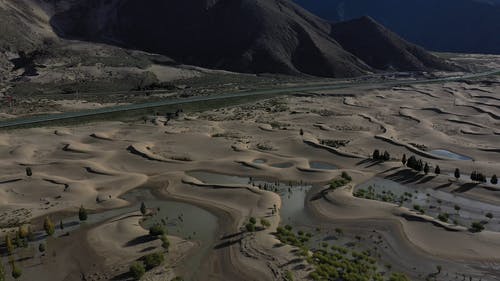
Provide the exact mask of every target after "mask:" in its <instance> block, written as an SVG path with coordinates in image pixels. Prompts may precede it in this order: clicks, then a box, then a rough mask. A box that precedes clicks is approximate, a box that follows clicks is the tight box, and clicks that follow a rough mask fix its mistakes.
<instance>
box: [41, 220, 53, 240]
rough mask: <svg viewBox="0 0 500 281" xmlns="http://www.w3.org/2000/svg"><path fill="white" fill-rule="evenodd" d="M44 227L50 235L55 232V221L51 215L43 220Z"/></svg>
mask: <svg viewBox="0 0 500 281" xmlns="http://www.w3.org/2000/svg"><path fill="white" fill-rule="evenodd" d="M43 229H44V230H45V232H46V233H47V235H48V236H52V235H54V232H55V227H54V223H53V222H52V220H51V219H50V218H49V217H46V218H45V220H44V221H43Z"/></svg>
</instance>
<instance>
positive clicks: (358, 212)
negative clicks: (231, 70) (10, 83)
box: [0, 83, 500, 281]
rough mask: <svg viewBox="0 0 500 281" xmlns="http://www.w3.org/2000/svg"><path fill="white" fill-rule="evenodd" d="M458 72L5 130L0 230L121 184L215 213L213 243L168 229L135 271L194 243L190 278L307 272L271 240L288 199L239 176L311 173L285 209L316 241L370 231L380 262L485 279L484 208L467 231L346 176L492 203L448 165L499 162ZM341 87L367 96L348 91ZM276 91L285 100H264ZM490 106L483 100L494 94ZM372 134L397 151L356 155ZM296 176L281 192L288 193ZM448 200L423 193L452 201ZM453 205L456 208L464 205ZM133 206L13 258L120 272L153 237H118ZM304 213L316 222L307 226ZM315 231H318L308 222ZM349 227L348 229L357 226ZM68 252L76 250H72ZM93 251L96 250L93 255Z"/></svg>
mask: <svg viewBox="0 0 500 281" xmlns="http://www.w3.org/2000/svg"><path fill="white" fill-rule="evenodd" d="M463 84H465V83H455V84H445V85H442V84H441V85H440V84H432V85H426V86H421V87H420V86H419V87H416V88H415V89H411V90H408V91H406V90H405V91H400V90H399V89H398V88H395V89H378V90H376V91H370V90H367V91H366V92H363V93H360V92H359V91H354V90H353V91H352V93H350V92H349V93H348V94H352V95H353V96H352V100H351V99H346V98H345V96H342V97H336V96H334V95H318V96H315V97H300V96H290V97H285V96H283V97H280V98H279V99H275V100H265V101H260V102H258V103H254V104H250V105H248V104H246V105H241V106H234V107H231V108H226V109H221V110H213V111H207V112H203V113H200V114H196V115H192V116H194V117H192V118H188V119H189V120H187V119H182V118H181V119H179V120H175V121H172V122H169V123H168V124H166V125H165V124H161V122H158V124H156V125H155V124H152V123H148V124H144V123H143V122H142V121H137V122H128V123H123V122H102V123H92V124H86V125H78V126H73V127H71V129H68V128H36V129H23V130H13V131H7V132H2V133H1V134H0V156H1V158H2V161H0V169H2V171H3V174H2V175H1V176H0V195H1V196H0V214H1V216H0V223H1V225H2V226H6V227H5V229H4V230H5V231H8V230H10V228H7V226H9V225H10V226H12V225H15V224H14V222H16V220H15V219H17V223H19V222H23V223H24V222H26V223H28V222H31V223H32V224H33V226H34V227H35V228H37V229H41V220H42V219H43V218H44V217H45V216H46V215H51V216H53V217H54V219H55V220H56V219H57V220H58V219H59V218H65V217H66V216H74V214H75V212H76V211H77V210H78V208H79V207H80V206H82V205H83V206H85V208H87V209H88V210H89V211H90V212H92V213H98V214H101V212H103V211H105V210H112V209H117V208H122V207H125V206H129V205H130V204H131V202H128V201H126V200H125V199H124V198H127V197H123V195H124V194H125V193H127V192H129V191H131V190H136V189H138V188H141V187H142V188H147V189H148V190H150V195H147V194H145V195H140V196H139V195H138V197H137V198H138V199H136V200H139V202H140V200H143V197H145V198H149V197H147V196H152V197H153V198H154V200H173V201H175V202H183V203H186V204H192V205H195V206H198V207H200V208H202V209H203V210H206V211H209V213H210V214H212V215H213V216H214V217H215V218H216V221H217V226H216V229H217V230H216V233H215V234H214V237H215V238H214V241H212V242H211V243H212V244H213V245H212V244H210V245H204V244H203V243H202V242H200V241H196V240H190V241H186V240H181V239H178V238H175V237H170V238H171V241H172V247H173V248H172V251H171V253H170V254H169V255H168V259H169V262H168V263H167V265H166V267H168V269H165V267H162V268H160V269H158V271H157V272H151V273H150V274H149V275H148V276H147V277H146V278H147V279H146V280H159V278H167V279H168V278H170V277H173V276H174V273H175V274H178V275H183V274H188V272H189V271H190V270H192V269H190V268H185V267H183V262H181V261H182V260H183V259H190V258H191V257H193V255H194V256H195V255H196V254H197V253H199V252H198V250H199V249H202V248H203V247H207V250H206V253H205V254H204V255H203V257H202V261H203V262H201V264H200V266H199V267H197V271H198V274H199V276H203V277H206V279H203V280H282V279H283V278H284V276H285V275H286V272H287V271H291V272H293V273H294V275H295V279H296V280H305V279H306V276H307V275H308V274H309V273H310V272H311V266H310V265H309V264H307V261H305V260H303V259H302V260H300V261H296V260H297V256H296V255H295V253H294V252H293V251H294V250H296V248H294V247H292V246H289V245H286V246H282V247H277V246H275V245H276V244H277V243H278V241H277V240H276V238H275V237H274V236H273V235H272V233H273V232H274V231H275V230H276V228H277V227H278V226H279V225H280V224H282V225H283V224H287V223H289V222H288V218H286V217H281V216H280V212H281V211H283V210H285V208H284V207H286V206H285V205H284V203H283V202H289V201H286V200H285V199H287V198H286V197H285V196H286V194H285V195H284V194H277V193H274V192H270V191H266V190H262V189H259V188H258V186H254V185H252V184H249V183H248V178H247V177H252V178H253V179H259V180H263V181H264V180H265V181H269V182H271V183H274V182H281V183H305V182H307V184H311V185H313V186H314V187H313V188H312V191H310V192H309V193H307V198H308V200H306V201H305V202H299V203H302V204H299V205H298V206H299V207H300V208H299V207H298V208H297V209H299V212H302V209H303V210H305V211H304V213H299V214H298V215H297V216H296V217H300V216H302V215H305V216H307V217H306V218H307V223H306V224H305V225H304V226H303V227H304V228H307V227H309V224H310V225H313V228H312V230H311V231H312V232H313V233H314V235H315V236H314V237H315V238H314V239H318V240H320V243H321V242H324V241H326V242H327V243H331V244H334V243H341V242H339V241H342V243H346V242H351V240H349V239H351V238H352V239H353V240H352V241H355V242H356V243H357V245H367V246H368V247H370V248H373V247H374V246H377V249H378V252H377V253H379V254H380V260H381V261H382V262H383V263H390V264H391V265H392V266H393V268H394V269H395V270H396V269H397V270H398V271H403V272H405V273H407V274H408V275H409V276H410V277H412V280H420V279H419V275H420V276H426V275H428V274H431V273H434V272H435V270H436V265H442V266H443V271H444V272H446V273H443V274H442V275H440V277H442V278H444V279H443V280H445V281H448V280H452V279H453V278H454V277H455V275H454V274H455V273H458V274H468V276H469V275H470V276H473V277H474V280H479V278H482V279H481V280H484V281H490V280H495V277H492V275H491V270H492V269H494V268H496V267H497V266H498V264H500V258H499V256H498V253H499V252H500V236H499V232H495V231H494V230H495V227H496V223H497V218H496V214H495V217H494V218H492V219H491V223H490V224H487V225H486V230H485V231H484V232H481V233H472V232H470V231H469V230H468V229H467V228H468V227H469V225H464V224H458V226H455V225H453V224H450V223H444V222H441V221H439V220H437V219H436V218H434V217H432V216H430V215H422V214H419V213H417V212H415V211H412V210H409V209H405V208H401V207H398V206H397V205H396V204H391V203H384V202H379V201H374V200H365V199H359V198H355V197H353V196H352V188H355V187H356V185H358V184H360V183H363V182H365V181H367V180H369V179H371V178H373V177H375V176H377V177H381V178H384V177H389V178H390V179H394V180H398V183H400V184H402V185H404V186H405V187H407V188H409V189H411V190H412V191H413V190H416V191H418V192H420V193H421V194H425V192H427V190H430V191H432V192H438V191H439V192H443V194H445V195H446V196H450V197H451V198H455V197H457V198H458V197H460V198H462V199H460V200H464V201H460V203H459V204H461V206H462V207H463V209H464V210H465V209H466V207H467V206H465V204H466V203H464V202H468V201H465V199H467V200H472V201H473V202H476V203H475V204H486V203H488V204H494V205H498V204H500V195H499V194H498V192H499V191H498V187H496V186H494V185H491V186H482V185H474V184H471V183H470V182H469V181H468V179H466V178H465V176H463V177H462V178H461V179H460V180H458V181H457V180H454V179H450V177H449V176H448V175H449V174H452V173H453V171H454V170H455V168H460V170H461V171H462V173H463V175H467V174H469V173H470V172H471V170H472V168H474V169H477V170H479V171H481V172H483V173H485V174H487V175H488V176H491V175H492V174H493V173H498V168H499V166H498V163H500V153H497V152H498V148H497V146H498V139H497V138H498V136H496V135H494V134H492V133H489V132H488V130H489V129H491V130H492V131H496V130H495V128H496V127H497V126H498V124H497V120H496V119H495V118H492V117H491V116H490V115H487V114H486V113H484V112H481V111H477V110H475V109H473V108H471V107H470V106H469V105H470V104H469V101H467V100H466V99H470V98H469V97H468V96H467V95H468V94H470V93H469V90H467V89H462V87H463V86H464V85H463ZM443 87H449V88H451V89H453V90H452V91H451V92H453V96H452V95H442V92H443V91H444V90H446V89H444V88H443ZM415 90H416V91H425V92H426V93H427V94H422V93H419V92H416V91H415ZM448 90H449V89H448ZM496 90H497V88H493V89H492V91H496ZM475 92H477V91H475ZM378 95H383V96H384V97H385V98H384V99H380V98H378V97H377V96H378ZM440 95H442V96H440ZM432 96H440V99H434V98H433V97H432ZM304 99H307V102H304ZM409 99H411V101H412V103H411V104H410V102H409V101H408V100H409ZM344 100H347V102H348V103H351V102H353V103H352V104H355V105H359V106H361V105H362V106H366V108H361V107H359V106H351V105H349V104H345V103H344V102H343V101H344ZM455 100H458V102H457V103H455ZM464 105H466V106H464ZM278 106H279V107H280V108H286V109H284V110H274V109H276V108H277V107H278ZM474 106H476V107H482V106H481V105H477V104H476V105H474ZM269 109H271V110H269ZM488 110H490V111H491V113H492V114H493V113H494V114H496V113H495V111H494V108H491V107H489V108H488ZM292 112H294V113H293V114H292ZM486 116H488V117H486ZM484 117H486V118H484ZM408 119H412V120H414V121H411V120H408ZM417 121H418V122H417ZM263 124H265V125H263ZM270 124H279V126H280V128H282V129H280V130H278V129H274V130H273V129H272V126H271V125H270ZM262 126H264V129H263V128H262ZM301 130H302V131H303V135H301V134H300V131H301ZM55 132H58V133H55ZM486 132H488V134H484V135H477V134H482V133H486ZM320 140H330V141H347V142H346V145H345V146H342V147H339V148H334V147H330V146H326V145H322V144H321V143H322V142H321V141H320ZM259 144H260V145H259ZM262 144H264V145H262ZM417 147H418V148H417ZM63 148H64V150H63ZM267 148H272V149H271V150H270V149H267ZM374 149H379V150H382V151H385V150H387V151H388V152H390V154H391V156H392V158H394V159H393V160H391V161H386V162H376V161H368V160H366V158H367V156H368V155H371V154H372V152H373V150H374ZM435 149H445V150H449V151H453V152H456V153H459V154H462V155H465V156H468V157H470V158H473V159H474V162H472V161H470V160H453V159H449V158H446V159H445V158H442V157H439V156H436V155H433V154H431V152H430V151H432V150H435ZM403 154H406V155H407V156H408V157H409V156H410V155H417V156H418V158H422V159H423V161H425V162H428V163H429V164H430V165H431V166H432V168H434V167H435V166H436V165H439V166H440V167H441V171H442V172H441V175H440V176H434V175H433V174H432V171H433V169H432V170H431V172H430V174H429V175H427V176H426V175H423V174H415V175H411V174H407V173H406V172H404V171H405V169H400V168H401V165H402V164H401V163H400V161H399V159H400V158H401V156H402V155H403ZM174 159H177V160H174ZM182 159H183V160H182ZM188 159H189V161H187V160H188ZM256 160H259V161H256ZM312 162H324V163H331V165H334V166H336V167H337V168H339V169H336V170H328V169H315V168H311V167H312V166H314V165H312ZM276 164H277V165H276ZM27 165H29V166H27ZM27 167H30V168H31V169H32V173H33V174H32V175H31V176H27V175H26V168H27ZM195 171H198V172H199V171H210V172H211V173H218V174H224V175H234V176H240V177H242V179H240V181H241V182H238V183H234V182H233V183H231V182H224V180H221V181H220V182H218V181H214V182H204V181H203V180H202V179H201V178H196V177H195V176H192V174H193V172H195ZM342 171H346V172H347V173H349V174H350V175H351V176H352V178H353V180H354V181H353V182H352V183H350V184H349V186H348V187H349V188H346V189H337V190H335V191H331V192H326V191H325V192H323V193H321V192H320V191H321V190H322V188H323V187H326V186H328V184H329V183H330V182H331V180H332V179H334V178H337V177H339V176H340V174H341V172H342ZM215 178H217V177H215ZM290 185H292V184H290ZM287 186H288V185H287ZM292 186H293V185H292ZM293 188H295V187H290V191H291V192H290V193H289V194H288V195H290V196H292V195H294V194H297V192H296V190H294V189H293ZM294 192H295V193H294ZM148 194H149V193H148ZM280 195H281V196H282V197H280ZM141 196H143V197H141ZM415 196H416V195H415ZM454 196H455V197H454ZM463 198H465V199H463ZM127 200H129V199H127ZM457 200H458V199H457ZM169 202H170V201H169ZM133 203H134V204H135V203H137V202H133ZM287 204H289V203H287ZM446 206H447V205H445V204H443V205H441V206H436V208H443V209H442V212H453V210H451V211H450V210H447V209H446ZM479 206H482V205H479ZM134 208H135V207H134ZM275 210H276V211H275ZM283 212H284V211H283ZM466 214H467V213H466V211H463V214H462V216H464V219H465V217H466ZM482 216H484V215H482ZM250 217H255V218H256V219H257V220H260V219H261V218H266V219H268V220H269V223H270V226H269V228H267V229H265V230H262V231H258V232H255V233H247V232H245V231H244V230H245V225H246V224H247V223H248V221H249V219H250ZM290 217H294V216H292V215H290ZM139 219H140V216H137V214H136V213H129V214H128V215H120V216H118V217H116V218H114V219H106V220H104V221H102V222H100V223H97V224H92V223H89V224H88V225H86V226H85V227H84V228H83V229H81V230H77V231H75V232H72V233H71V234H70V235H69V236H67V237H66V236H64V237H65V238H64V237H58V238H57V239H56V238H54V240H53V241H54V242H52V243H54V244H50V243H49V249H52V248H50V247H53V249H55V250H57V257H49V256H51V255H47V259H46V260H45V263H44V264H42V265H40V264H39V265H37V266H34V265H32V264H31V263H30V262H32V261H20V262H19V264H20V266H23V269H25V272H26V276H27V278H33V276H36V273H37V272H42V273H41V276H42V277H41V278H40V280H41V281H45V280H51V279H49V278H50V275H49V274H47V272H50V271H51V270H54V268H55V265H54V264H55V263H56V262H57V263H59V264H60V265H59V266H60V267H62V268H64V270H61V271H60V272H61V274H60V275H61V276H62V275H67V276H69V277H67V279H63V277H61V278H60V279H57V280H68V281H73V280H75V281H77V280H81V275H80V274H79V273H80V271H85V272H88V273H89V274H90V273H92V274H94V275H93V276H94V277H95V276H100V277H101V280H106V279H110V278H111V277H112V275H113V272H115V271H116V272H117V273H122V272H125V271H126V270H127V267H128V264H129V263H130V262H132V261H133V260H135V259H136V258H138V257H140V256H141V255H144V253H149V252H150V251H153V250H154V249H156V250H158V241H153V242H148V243H145V244H138V245H133V246H127V245H126V244H127V242H128V241H130V240H133V239H135V238H137V237H139V236H141V235H145V234H146V233H147V231H146V230H145V229H144V228H142V227H141V226H140V225H139V223H138V222H139ZM481 219H484V220H486V219H487V218H486V217H485V218H481ZM316 227H318V228H320V231H318V232H316V230H315V228H316ZM336 228H342V229H343V230H344V232H345V237H343V238H342V239H340V240H335V239H330V240H324V241H323V240H322V239H325V238H328V237H327V236H335V229H336ZM323 233H325V235H327V236H321V235H323ZM356 236H359V237H361V240H360V241H358V240H356V239H355V238H354V237H356ZM184 238H185V237H184ZM72 239H79V240H72ZM343 239H345V241H344V240H343ZM370 239H371V240H370ZM75 241H82V242H81V243H79V244H78V243H75ZM149 247H152V248H149ZM74 251H77V252H81V253H82V254H80V255H77V254H74V253H75V252H74ZM59 255H61V257H59ZM81 255H84V256H86V257H87V258H85V259H81V260H80V259H79V258H80V256H81ZM49 258H50V259H49ZM37 259H38V258H37ZM75 259H77V260H76V261H75ZM49 260H53V263H49V262H48V261H49ZM294 262H296V263H294ZM93 263H99V264H98V265H97V266H95V267H94V266H93ZM295 265H297V266H298V267H295ZM299 265H300V266H299ZM479 265H481V266H482V267H481V266H479ZM382 266H383V264H382ZM75 273H76V274H75ZM156 273H158V274H156ZM58 274H59V273H58ZM95 274H97V275H95ZM60 275H57V278H59V277H60ZM104 276H106V278H105V277H104ZM108 277H109V278H108ZM448 277H449V278H448ZM95 278H97V277H95ZM148 278H149V279H148ZM155 278H156V279H155ZM30 280H33V279H30ZM88 280H92V279H88ZM438 280H439V279H438Z"/></svg>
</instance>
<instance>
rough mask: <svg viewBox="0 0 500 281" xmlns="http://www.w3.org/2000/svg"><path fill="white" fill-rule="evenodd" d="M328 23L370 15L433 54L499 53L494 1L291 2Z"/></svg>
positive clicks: (498, 4) (498, 12)
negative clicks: (435, 52)
mask: <svg viewBox="0 0 500 281" xmlns="http://www.w3.org/2000/svg"><path fill="white" fill-rule="evenodd" d="M295 1H296V3H298V4H300V5H301V6H302V7H304V8H306V9H308V10H309V11H311V12H313V13H315V14H317V15H318V16H320V17H322V18H325V19H327V20H330V21H335V22H338V21H345V20H350V19H354V18H359V17H362V16H370V17H372V18H374V19H375V20H376V21H378V22H380V23H381V24H383V25H384V26H386V27H387V28H389V29H390V30H392V31H394V32H396V33H397V34H399V35H400V36H402V37H403V38H404V39H406V40H408V41H411V42H413V43H416V44H418V45H420V46H423V47H425V48H426V49H429V50H433V51H443V52H444V51H446V52H462V53H491V54H500V36H499V32H498V31H499V30H500V19H499V18H500V1H498V0H377V1H373V0H295Z"/></svg>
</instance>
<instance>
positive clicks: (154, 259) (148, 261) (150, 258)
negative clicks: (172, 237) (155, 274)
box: [144, 253, 165, 270]
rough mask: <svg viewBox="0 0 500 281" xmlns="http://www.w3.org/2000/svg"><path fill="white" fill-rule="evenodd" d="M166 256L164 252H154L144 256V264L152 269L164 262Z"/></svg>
mask: <svg viewBox="0 0 500 281" xmlns="http://www.w3.org/2000/svg"><path fill="white" fill-rule="evenodd" d="M164 260H165V257H164V256H163V254H162V253H152V254H149V255H147V256H145V257H144V265H145V266H146V269H148V270H150V269H152V268H155V267H157V266H159V265H160V264H162V262H163V261H164Z"/></svg>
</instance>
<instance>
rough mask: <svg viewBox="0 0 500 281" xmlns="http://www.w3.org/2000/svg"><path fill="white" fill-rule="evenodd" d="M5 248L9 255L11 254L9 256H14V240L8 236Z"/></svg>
mask: <svg viewBox="0 0 500 281" xmlns="http://www.w3.org/2000/svg"><path fill="white" fill-rule="evenodd" d="M5 248H6V249H7V253H9V255H12V253H13V252H14V244H12V239H11V238H10V236H9V235H8V234H7V235H6V236H5Z"/></svg>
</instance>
